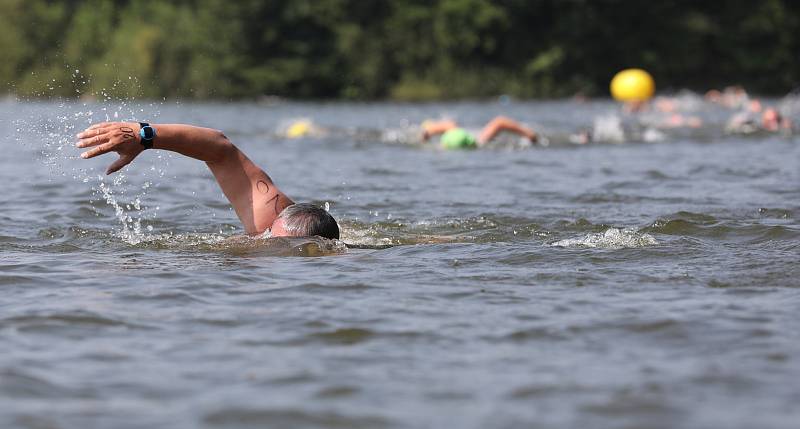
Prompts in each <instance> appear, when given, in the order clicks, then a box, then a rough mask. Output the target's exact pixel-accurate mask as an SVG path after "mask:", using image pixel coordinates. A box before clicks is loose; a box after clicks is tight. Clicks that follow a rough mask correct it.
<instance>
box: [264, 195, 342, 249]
mask: <svg viewBox="0 0 800 429" xmlns="http://www.w3.org/2000/svg"><path fill="white" fill-rule="evenodd" d="M278 219H283V227H284V229H286V231H287V232H288V233H289V235H291V236H293V237H311V236H314V235H318V236H320V237H325V238H329V239H337V240H338V239H339V225H338V224H337V223H336V219H334V218H333V216H331V215H330V213H328V212H327V211H325V210H324V209H322V208H319V207H317V206H315V205H313V204H308V203H299V204H292V205H290V206H289V207H286V208H285V209H283V211H282V212H281V214H279V215H278Z"/></svg>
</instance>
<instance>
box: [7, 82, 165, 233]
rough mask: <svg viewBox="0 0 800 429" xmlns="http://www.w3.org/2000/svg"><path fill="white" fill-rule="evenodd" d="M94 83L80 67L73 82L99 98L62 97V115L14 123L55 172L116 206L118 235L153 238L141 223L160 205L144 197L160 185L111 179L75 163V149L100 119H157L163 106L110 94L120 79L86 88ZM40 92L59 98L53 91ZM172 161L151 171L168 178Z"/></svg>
mask: <svg viewBox="0 0 800 429" xmlns="http://www.w3.org/2000/svg"><path fill="white" fill-rule="evenodd" d="M90 84H91V82H90V79H89V78H88V77H86V76H84V75H83V74H82V73H81V71H80V70H78V69H75V70H74V71H73V72H72V85H73V86H74V87H75V88H76V89H75V91H76V93H77V94H78V95H80V96H81V98H82V99H90V100H94V101H68V100H62V101H61V102H60V103H59V104H58V112H59V113H58V114H56V115H52V114H50V113H49V112H45V113H43V112H35V111H33V112H28V113H27V114H25V113H24V112H23V114H22V117H21V118H20V119H17V120H16V121H14V125H15V130H16V140H17V142H18V143H20V144H21V145H24V146H28V147H33V148H34V149H36V150H37V152H38V154H39V156H40V160H41V162H42V163H43V164H44V165H45V166H47V168H48V169H49V171H50V173H51V175H52V176H61V177H62V178H64V179H70V178H71V179H72V180H74V181H76V182H79V183H81V184H89V186H90V187H91V189H92V193H93V195H95V196H96V197H98V200H99V201H100V202H103V203H105V204H106V205H108V206H109V207H111V208H112V209H113V210H114V216H115V217H116V219H117V220H118V222H119V226H118V229H117V230H115V231H114V232H115V235H116V236H118V237H119V238H120V239H122V240H123V241H124V242H126V243H129V244H138V243H141V242H142V241H146V240H147V239H148V236H147V234H146V233H145V232H144V230H146V231H148V232H151V231H152V230H153V227H152V226H145V227H144V228H143V223H142V222H143V221H146V220H147V219H154V218H155V217H156V213H157V211H158V209H159V208H158V207H155V208H153V209H151V208H148V207H147V206H145V205H144V204H143V203H142V201H144V200H145V199H146V197H147V195H148V192H150V191H151V190H152V189H153V188H155V187H157V186H158V183H157V182H156V183H154V182H151V181H150V180H146V181H144V182H143V183H137V182H135V181H133V180H131V179H129V178H128V177H127V176H125V175H124V174H119V173H118V174H117V175H116V176H114V179H113V180H112V181H111V182H109V181H107V180H106V179H105V178H104V176H103V175H102V174H99V173H98V172H97V171H96V169H95V168H92V167H85V166H84V164H83V163H81V162H76V158H77V156H78V152H77V151H75V147H74V144H75V141H76V140H75V134H76V133H77V132H78V131H79V130H82V129H84V128H86V127H88V126H89V125H91V124H94V123H98V122H108V121H131V122H134V121H136V119H137V118H141V117H144V116H146V117H148V118H155V117H158V116H159V115H160V106H161V104H160V103H139V102H136V101H135V99H133V98H115V97H114V96H112V95H111V94H113V93H114V92H115V88H116V85H117V83H115V84H114V85H113V86H112V88H109V89H106V88H100V89H99V90H98V91H96V92H94V93H86V92H83V90H82V88H85V87H87V86H88V85H90ZM58 88H59V87H58V85H57V84H55V83H54V84H53V85H50V91H53V92H55V90H56V89H58ZM37 96H39V97H45V98H54V97H53V96H52V93H51V94H47V93H42V94H37ZM169 159H171V156H170V155H166V156H165V155H163V154H159V155H158V157H157V161H156V162H157V165H153V166H152V167H151V170H155V171H156V173H157V176H158V177H163V176H164V174H165V173H166V171H167V169H168V167H169V162H168V160H169ZM83 186H85V185H83ZM126 193H127V194H129V195H130V196H129V195H126ZM89 202H90V204H92V205H94V204H95V202H97V200H94V199H92V200H90V201H89Z"/></svg>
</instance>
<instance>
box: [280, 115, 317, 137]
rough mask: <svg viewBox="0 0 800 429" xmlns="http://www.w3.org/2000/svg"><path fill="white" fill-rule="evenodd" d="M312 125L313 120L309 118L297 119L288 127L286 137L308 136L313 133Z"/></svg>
mask: <svg viewBox="0 0 800 429" xmlns="http://www.w3.org/2000/svg"><path fill="white" fill-rule="evenodd" d="M311 127H312V125H311V121H309V120H305V119H303V120H301V121H296V122H295V123H293V124H292V125H290V126H289V128H287V129H286V137H288V138H290V139H296V138H299V137H303V136H306V135H308V134H310V133H311Z"/></svg>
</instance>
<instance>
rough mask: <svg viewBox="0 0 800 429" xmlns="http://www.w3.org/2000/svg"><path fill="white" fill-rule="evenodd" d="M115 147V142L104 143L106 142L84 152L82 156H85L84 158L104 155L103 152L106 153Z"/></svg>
mask: <svg viewBox="0 0 800 429" xmlns="http://www.w3.org/2000/svg"><path fill="white" fill-rule="evenodd" d="M113 148H114V144H113V143H104V144H102V145H100V146H97V147H95V148H93V149H91V150H87V151H86V152H84V153H82V154H81V158H83V159H89V158H94V157H96V156H97V155H102V154H104V153H106V152H109V151H111V150H112V149H113Z"/></svg>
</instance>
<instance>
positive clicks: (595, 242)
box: [551, 228, 658, 249]
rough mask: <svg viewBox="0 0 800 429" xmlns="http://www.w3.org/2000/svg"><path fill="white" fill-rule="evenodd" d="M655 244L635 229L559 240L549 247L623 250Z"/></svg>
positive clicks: (606, 231) (652, 239) (611, 229)
mask: <svg viewBox="0 0 800 429" xmlns="http://www.w3.org/2000/svg"><path fill="white" fill-rule="evenodd" d="M656 244H658V242H657V241H656V239H655V238H653V236H652V235H650V234H646V233H641V232H639V231H637V230H636V229H635V228H623V229H619V228H609V229H607V230H605V231H604V232H601V233H591V234H587V235H586V236H585V237H583V238H568V239H566V240H559V241H556V242H555V243H552V244H551V246H557V247H588V248H601V249H624V248H631V247H645V246H654V245H656Z"/></svg>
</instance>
